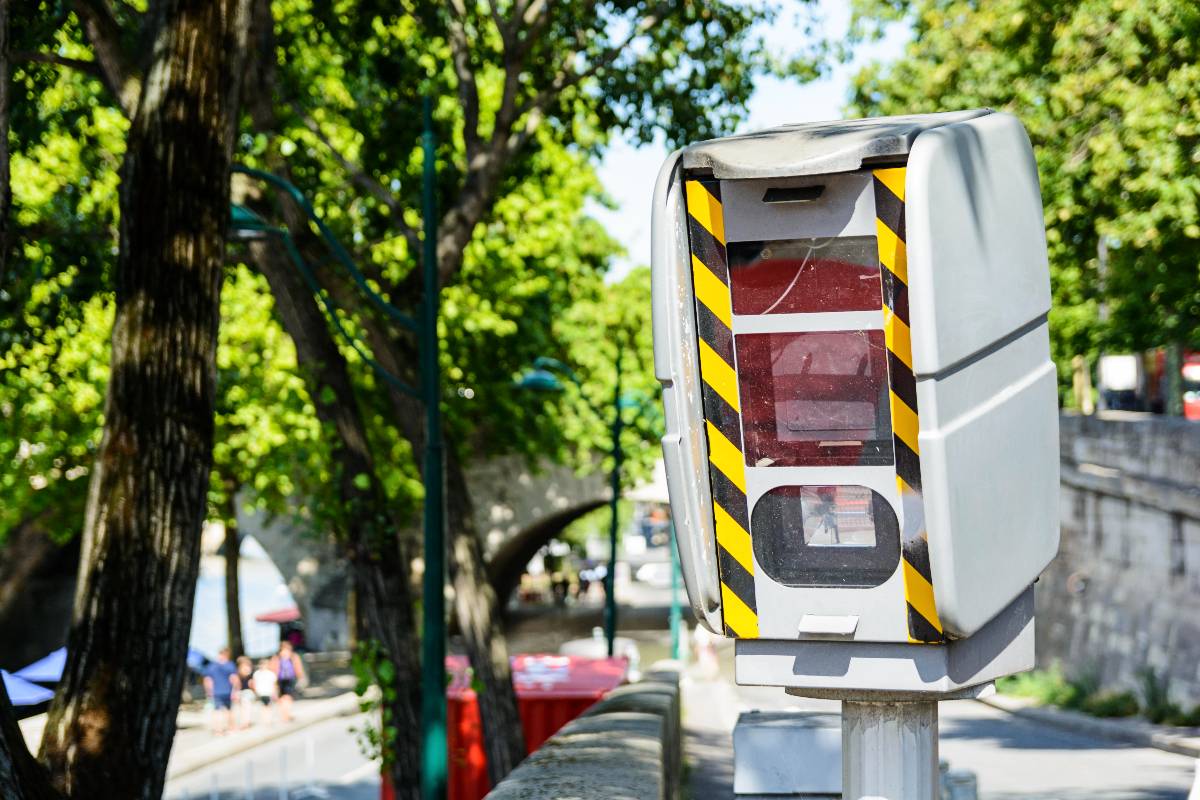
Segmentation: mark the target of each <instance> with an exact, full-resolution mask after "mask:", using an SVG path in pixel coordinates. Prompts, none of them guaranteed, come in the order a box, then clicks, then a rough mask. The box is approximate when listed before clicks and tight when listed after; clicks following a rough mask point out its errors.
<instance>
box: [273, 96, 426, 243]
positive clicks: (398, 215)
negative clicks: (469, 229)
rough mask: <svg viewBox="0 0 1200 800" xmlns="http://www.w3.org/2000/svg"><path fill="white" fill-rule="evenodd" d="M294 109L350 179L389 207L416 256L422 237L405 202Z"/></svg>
mask: <svg viewBox="0 0 1200 800" xmlns="http://www.w3.org/2000/svg"><path fill="white" fill-rule="evenodd" d="M292 110H293V111H294V112H295V113H296V115H297V116H298V117H299V118H300V121H301V122H303V123H304V127H306V128H308V130H309V131H310V132H311V133H312V134H313V136H315V137H317V140H318V141H319V142H321V144H322V145H324V146H325V148H326V149H327V150H328V151H329V152H330V154H331V155H332V156H333V157H334V159H335V160H336V161H337V162H338V164H340V165H341V167H342V169H344V170H345V171H346V173H347V174H348V175H349V176H350V180H351V181H352V182H353V183H354V184H355V185H357V186H358V187H359V188H360V189H362V190H363V191H365V192H367V193H368V194H370V195H371V196H372V197H374V198H375V199H376V200H378V201H379V202H380V203H382V204H383V205H384V207H386V208H387V210H388V212H389V213H390V214H391V218H392V223H393V224H394V225H395V226H396V227H397V228H399V229H400V234H401V235H402V236H403V237H404V240H405V242H407V243H408V252H409V253H410V254H411V255H412V256H413V257H414V258H416V257H417V255H418V254H419V253H420V252H421V239H420V236H418V234H417V231H416V229H415V228H413V227H412V226H411V225H409V224H408V222H407V221H406V220H405V219H404V206H403V204H401V202H400V201H399V200H398V199H396V197H395V195H393V194H392V193H391V192H389V191H388V190H387V188H386V187H385V186H384V185H383V184H382V183H380V182H379V181H378V180H376V179H375V178H374V177H372V176H371V175H369V174H367V172H366V170H364V169H363V168H362V167H360V166H359V165H358V164H355V163H354V162H353V161H351V160H350V159H348V158H347V157H346V156H345V155H343V154H342V152H341V151H340V150H338V149H337V148H336V147H334V145H333V142H331V141H330V140H329V137H327V136H326V135H325V134H324V133H323V132H322V131H321V126H320V124H319V123H318V122H317V121H316V120H315V119H313V118H312V117H311V116H310V115H308V114H306V113H305V112H304V111H303V110H302V109H301V108H300V107H299V106H298V105H296V104H293V105H292Z"/></svg>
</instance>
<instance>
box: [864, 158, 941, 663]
mask: <svg viewBox="0 0 1200 800" xmlns="http://www.w3.org/2000/svg"><path fill="white" fill-rule="evenodd" d="M904 172H905V170H904V167H896V168H893V169H877V170H875V172H874V178H875V180H874V183H875V230H876V234H877V236H878V238H879V264H880V266H881V267H882V269H881V270H880V272H881V274H882V276H883V318H884V323H883V327H884V336H885V337H886V339H887V350H888V353H887V358H888V373H889V375H890V376H891V410H892V432H893V439H894V443H895V450H896V483H897V485H898V486H899V488H900V496H901V498H902V499H905V500H906V502H905V506H906V507H911V506H912V505H914V504H916V503H919V502H920V501H921V461H920V448H919V447H918V444H917V432H918V430H919V429H920V426H919V424H918V417H917V381H916V378H915V377H914V375H913V366H912V340H911V338H910V336H909V316H908V251H907V249H906V247H905V243H904ZM901 564H902V568H903V570H904V598H905V600H906V601H907V604H908V639H909V641H910V642H922V643H934V642H944V641H945V639H946V637H945V635H944V634H943V633H942V623H941V620H939V619H938V613H937V606H936V605H935V604H934V602H933V577H932V574H931V572H930V569H929V542H928V539H927V538H926V534H925V531H924V530H921V531H920V532H919V533H918V535H916V536H915V537H914V536H911V535H906V536H904V537H903V538H902V548H901Z"/></svg>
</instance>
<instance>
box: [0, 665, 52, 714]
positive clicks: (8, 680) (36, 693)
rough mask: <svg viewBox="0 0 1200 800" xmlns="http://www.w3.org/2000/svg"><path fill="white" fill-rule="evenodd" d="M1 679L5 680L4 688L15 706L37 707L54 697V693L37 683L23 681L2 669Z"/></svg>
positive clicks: (0, 672)
mask: <svg viewBox="0 0 1200 800" xmlns="http://www.w3.org/2000/svg"><path fill="white" fill-rule="evenodd" d="M0 677H3V678H4V688H5V689H6V690H7V691H8V699H9V701H11V702H12V704H13V705H14V706H36V705H37V704H38V703H44V702H46V701H47V700H49V699H50V698H52V697H54V692H52V691H50V690H49V689H47V688H46V687H44V686H38V685H37V684H36V683H30V682H29V681H25V680H21V679H20V678H18V677H17V676H15V675H10V674H9V673H8V672H7V671H5V670H2V669H0Z"/></svg>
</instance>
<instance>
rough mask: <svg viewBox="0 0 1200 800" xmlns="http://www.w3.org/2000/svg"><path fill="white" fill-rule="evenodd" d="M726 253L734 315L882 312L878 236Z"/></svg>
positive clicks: (746, 245) (738, 245) (745, 245)
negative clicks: (880, 309) (876, 237)
mask: <svg viewBox="0 0 1200 800" xmlns="http://www.w3.org/2000/svg"><path fill="white" fill-rule="evenodd" d="M727 252H728V253H729V270H730V280H731V283H732V295H733V312H734V313H735V314H795V313H811V312H816V311H873V310H875V309H878V308H882V307H883V290H882V289H881V285H880V278H879V247H878V245H877V244H876V241H875V237H874V236H842V237H835V238H824V239H785V240H776V241H769V242H730V243H729V245H728V247H727Z"/></svg>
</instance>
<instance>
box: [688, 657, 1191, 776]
mask: <svg viewBox="0 0 1200 800" xmlns="http://www.w3.org/2000/svg"><path fill="white" fill-rule="evenodd" d="M720 656H721V658H720V664H721V671H720V672H721V674H720V675H718V676H716V677H715V678H712V679H710V680H700V679H697V677H696V673H695V670H694V669H693V670H692V676H691V677H689V680H688V681H687V682H686V683H685V687H684V692H685V693H684V722H685V725H686V726H687V728H688V735H689V743H688V744H689V756H690V759H691V763H692V779H693V785H692V796H693V797H697V798H699V797H703V798H706V800H709V798H711V799H712V800H721V798H732V796H733V789H732V786H733V761H732V746H731V743H730V732H731V731H732V730H733V725H734V723H735V722H736V721H737V715H738V713H740V712H741V711H745V710H749V709H755V708H758V709H785V708H799V709H809V710H814V711H836V710H837V708H838V705H837V703H834V702H829V701H818V700H807V699H803V698H796V697H790V696H788V695H786V694H784V692H783V690H782V689H765V688H757V687H741V686H735V685H734V684H733V683H732V681H731V680H730V678H729V675H731V674H732V670H731V664H730V663H729V662H730V661H731V654H730V653H729V652H728V649H727V648H722V649H721V651H720ZM689 699H690V702H689ZM939 711H940V725H939V728H940V732H941V742H940V753H939V754H940V757H941V758H942V759H944V760H946V761H949V762H950V765H951V767H952V768H954V769H956V770H964V769H965V770H970V771H972V772H974V773H975V774H976V776H977V778H978V781H979V790H980V794H979V797H980V800H1017V799H1018V798H1020V800H1084V798H1087V800H1187V797H1188V791H1189V789H1190V787H1191V785H1192V780H1193V776H1194V774H1195V768H1196V765H1195V762H1194V761H1193V759H1190V758H1187V757H1184V756H1179V755H1175V754H1173V753H1166V752H1163V751H1161V750H1156V749H1153V748H1145V747H1133V746H1130V745H1124V744H1120V743H1117V742H1112V741H1109V740H1107V739H1098V738H1095V737H1091V736H1083V735H1080V734H1076V733H1070V732H1067V731H1064V730H1061V729H1058V728H1054V727H1050V726H1047V725H1044V724H1040V723H1036V722H1033V721H1029V720H1025V719H1020V718H1017V717H1014V716H1012V715H1011V714H1008V713H1007V712H1004V711H1000V710H998V709H994V708H991V707H990V706H986V705H984V704H982V703H978V702H976V701H974V700H955V701H951V702H945V703H942V704H941V706H940V709H939Z"/></svg>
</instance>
